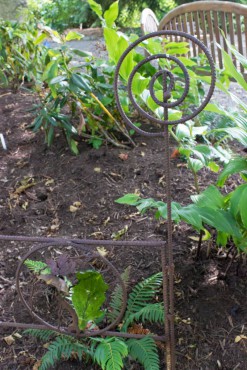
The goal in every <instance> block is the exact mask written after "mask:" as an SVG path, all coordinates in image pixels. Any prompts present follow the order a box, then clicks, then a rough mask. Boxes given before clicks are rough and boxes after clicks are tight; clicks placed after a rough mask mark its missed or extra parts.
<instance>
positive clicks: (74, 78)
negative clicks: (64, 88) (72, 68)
mask: <svg viewBox="0 0 247 370" xmlns="http://www.w3.org/2000/svg"><path fill="white" fill-rule="evenodd" d="M73 85H74V86H76V87H79V88H80V89H81V90H83V91H86V92H91V91H92V89H91V86H90V85H89V84H88V81H87V80H86V79H85V78H83V77H82V75H79V74H77V73H72V75H71V77H70V87H71V88H73Z"/></svg>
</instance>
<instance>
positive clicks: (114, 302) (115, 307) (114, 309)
mask: <svg viewBox="0 0 247 370" xmlns="http://www.w3.org/2000/svg"><path fill="white" fill-rule="evenodd" d="M129 276H130V267H127V268H126V269H125V270H124V272H123V273H122V274H121V278H122V280H123V282H124V284H125V285H126V286H128V283H129ZM122 306H123V290H122V287H121V285H119V284H118V285H117V286H116V287H115V289H114V291H113V293H112V296H111V301H110V303H109V307H110V308H111V312H110V313H109V314H108V317H109V318H110V320H111V321H114V320H115V319H116V318H117V317H118V315H119V312H120V311H121V308H122Z"/></svg>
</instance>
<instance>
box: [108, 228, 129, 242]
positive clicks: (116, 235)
mask: <svg viewBox="0 0 247 370" xmlns="http://www.w3.org/2000/svg"><path fill="white" fill-rule="evenodd" d="M128 229H129V226H128V225H125V226H124V228H123V229H121V230H118V231H116V232H115V233H112V235H111V238H112V239H114V240H118V239H120V238H121V236H123V235H124V234H125V233H127V231H128Z"/></svg>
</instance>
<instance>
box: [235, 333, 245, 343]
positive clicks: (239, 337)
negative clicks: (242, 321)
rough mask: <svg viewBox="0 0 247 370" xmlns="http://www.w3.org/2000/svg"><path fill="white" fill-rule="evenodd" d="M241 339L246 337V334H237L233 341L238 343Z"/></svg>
mask: <svg viewBox="0 0 247 370" xmlns="http://www.w3.org/2000/svg"><path fill="white" fill-rule="evenodd" d="M243 339H247V337H246V335H242V334H241V335H237V336H236V338H235V343H239V342H240V341H241V340H243Z"/></svg>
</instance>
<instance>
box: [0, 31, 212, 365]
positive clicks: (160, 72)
mask: <svg viewBox="0 0 247 370" xmlns="http://www.w3.org/2000/svg"><path fill="white" fill-rule="evenodd" d="M166 37H168V40H169V39H170V38H171V37H174V38H175V39H184V41H187V42H190V43H192V44H193V45H196V46H197V47H198V48H199V49H200V50H201V52H203V53H204V54H205V55H206V58H207V60H208V63H209V66H210V70H211V72H210V74H211V83H210V86H209V89H208V91H207V94H206V97H205V98H204V100H203V101H202V103H201V105H200V106H199V107H197V108H194V109H193V111H192V112H190V113H189V114H185V115H183V116H182V117H181V118H179V119H176V120H169V109H170V108H174V107H177V106H179V105H180V104H182V103H183V101H184V100H185V99H186V97H187V95H188V93H189V90H190V77H189V72H188V70H187V68H186V66H185V65H184V64H183V63H182V61H181V60H179V57H177V56H174V55H172V56H171V55H168V54H165V53H159V54H156V55H149V56H147V57H145V56H143V59H142V60H141V61H140V62H139V63H137V64H136V66H135V67H134V68H133V70H132V71H131V72H130V75H129V78H128V81H127V88H126V91H127V92H128V95H129V98H130V102H131V103H132V104H133V107H134V109H135V110H136V111H137V112H139V114H140V115H141V117H143V118H144V119H146V120H148V122H149V124H150V125H152V124H153V125H156V128H157V126H158V128H159V130H160V126H161V127H163V129H162V131H159V132H149V131H147V130H146V129H145V130H144V129H141V128H139V127H136V126H135V125H134V123H132V121H131V119H130V118H129V117H128V116H127V115H126V113H125V111H124V109H123V108H122V106H121V101H120V97H119V88H121V87H122V86H121V84H122V83H123V82H124V81H123V80H121V77H120V74H121V73H120V72H121V67H122V65H123V63H124V61H126V58H127V57H128V56H129V54H130V53H131V52H132V51H133V50H134V49H135V48H136V47H140V46H142V45H143V42H145V41H147V40H149V39H151V38H155V39H156V40H157V39H159V38H160V39H161V42H162V43H163V42H164V40H165V38H166ZM144 54H145V53H144ZM160 59H163V60H167V61H170V62H172V63H175V64H176V65H177V66H178V67H179V68H180V69H181V70H182V73H183V77H184V91H183V93H182V95H181V96H180V97H179V98H177V100H171V101H169V100H170V99H171V96H172V91H173V90H174V89H176V77H175V76H174V74H173V73H172V70H168V69H167V67H163V68H161V65H160V64H159V60H160ZM154 62H155V63H156V64H154ZM146 63H153V65H155V66H156V70H157V71H156V72H155V73H154V74H153V75H152V76H151V77H150V83H149V90H150V96H151V97H152V99H153V101H154V102H155V103H156V104H157V105H158V106H160V107H161V108H162V109H163V118H157V117H155V116H154V115H152V114H151V113H150V111H149V110H148V109H147V111H145V110H144V108H143V107H142V106H140V105H139V104H138V102H137V100H136V98H135V96H134V95H135V94H134V93H133V89H132V84H133V80H134V78H135V77H136V75H137V73H138V71H140V68H142V67H143V66H145V64H146ZM164 65H165V64H164V63H163V66H164ZM161 78H162V85H163V97H162V99H161V100H160V99H158V98H157V96H156V93H155V88H154V86H155V82H156V80H157V79H161ZM125 82H126V81H125ZM214 87H215V67H214V63H213V59H212V56H211V54H210V52H209V51H208V49H207V48H206V47H205V45H204V44H203V43H202V42H200V41H199V40H197V39H196V38H195V37H194V36H192V35H189V34H187V33H185V32H180V31H169V30H168V31H157V32H154V33H151V34H148V35H145V36H142V37H140V38H139V39H138V40H136V41H135V42H134V43H132V44H131V45H130V46H129V47H128V48H127V49H126V51H125V52H124V53H123V55H122V56H121V57H120V59H119V62H118V64H117V67H116V73H115V80H114V91H115V98H116V102H117V106H118V110H119V112H120V114H121V116H122V118H123V120H124V122H125V123H126V124H127V125H129V126H130V127H131V128H132V129H134V130H135V131H137V132H138V133H140V134H142V135H146V136H162V137H163V138H164V148H165V155H164V163H163V164H162V163H161V165H164V170H165V176H166V199H167V240H165V241H163V240H154V241H113V240H88V239H76V238H69V237H67V238H62V237H57V238H52V237H35V236H20V235H0V240H5V241H14V242H22V243H35V244H34V246H33V247H32V248H31V249H28V252H27V253H26V254H25V255H24V257H22V259H21V261H20V262H19V265H18V267H17V271H16V288H17V292H18V296H19V299H20V300H21V302H22V304H23V306H24V307H25V308H26V309H27V310H28V312H29V313H30V315H31V316H32V317H33V318H34V319H35V321H36V322H38V323H39V324H37V323H18V322H3V321H0V327H13V328H22V329H23V328H33V329H47V328H49V329H52V330H54V331H57V332H59V333H63V334H68V335H72V336H76V337H89V336H90V337H92V336H97V335H100V336H118V337H124V338H142V337H144V336H145V335H141V334H132V333H122V332H119V331H116V330H114V329H115V328H116V327H117V325H118V324H119V323H120V322H121V320H122V318H123V315H124V313H125V310H126V305H127V288H126V285H125V283H124V281H123V279H122V277H121V275H120V273H119V272H118V270H117V269H116V267H114V265H113V264H112V263H111V262H110V261H109V260H108V259H107V258H106V257H104V256H103V255H102V253H99V252H98V251H97V247H99V246H106V247H107V246H109V247H117V248H124V247H133V248H135V249H137V248H147V247H148V248H159V249H160V250H161V265H162V266H161V267H162V273H163V300H164V315H165V317H164V331H165V333H164V335H153V336H152V337H153V338H154V339H155V340H159V341H163V342H165V345H166V367H167V370H174V369H175V336H174V297H173V290H174V262H173V246H172V217H171V198H172V195H171V178H170V154H169V125H176V124H178V123H183V122H186V121H187V120H189V119H192V118H193V117H195V116H196V115H197V114H198V113H199V112H201V111H202V110H203V109H204V108H205V106H206V105H207V103H208V102H209V100H210V98H211V96H212V94H213V91H214ZM59 249H61V250H59ZM64 251H66V253H69V254H70V257H69V258H70V259H71V260H76V263H78V264H80V263H81V266H84V267H86V266H94V265H93V264H95V263H96V265H97V266H98V268H99V270H100V272H102V273H103V272H107V273H106V275H109V277H108V279H111V281H112V282H113V283H116V282H117V284H118V286H119V287H120V289H121V291H122V301H123V304H122V307H121V310H120V312H119V314H118V316H117V317H116V318H115V319H114V320H113V321H109V322H107V320H106V322H105V326H104V327H100V328H97V330H89V329H86V330H85V331H81V330H80V329H79V326H78V321H77V315H76V312H75V311H74V309H73V307H72V306H71V305H69V304H68V302H66V300H65V299H63V296H62V295H59V294H58V296H57V297H56V299H57V306H56V307H59V309H58V310H57V311H59V312H58V315H57V317H55V319H54V318H53V321H54V320H56V319H57V321H56V322H55V323H54V322H51V321H50V320H51V319H50V316H51V315H50V314H49V312H48V313H47V312H43V311H44V307H43V306H42V309H41V310H39V309H38V303H37V300H36V294H37V293H36V291H38V289H39V285H38V284H39V282H37V279H36V280H35V279H34V277H33V275H32V274H31V273H29V275H28V272H27V268H25V261H26V260H28V259H30V258H31V257H32V258H34V259H37V260H39V259H38V257H39V256H43V258H44V256H45V255H46V254H49V253H50V255H51V256H53V257H54V256H58V255H59V254H60V255H61V254H62V253H64ZM56 258H57V257H56ZM95 261H97V262H95ZM73 266H74V265H73ZM126 267H127V266H126ZM76 271H78V270H76V268H74V271H73V272H74V273H75V272H76ZM110 284H111V282H110ZM25 289H26V291H25ZM46 300H47V301H49V297H46ZM48 303H49V302H48ZM48 311H49V310H48ZM62 311H66V314H64V313H63V312H62ZM43 315H45V316H43ZM71 320H72V324H73V325H71ZM64 323H65V324H64Z"/></svg>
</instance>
